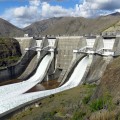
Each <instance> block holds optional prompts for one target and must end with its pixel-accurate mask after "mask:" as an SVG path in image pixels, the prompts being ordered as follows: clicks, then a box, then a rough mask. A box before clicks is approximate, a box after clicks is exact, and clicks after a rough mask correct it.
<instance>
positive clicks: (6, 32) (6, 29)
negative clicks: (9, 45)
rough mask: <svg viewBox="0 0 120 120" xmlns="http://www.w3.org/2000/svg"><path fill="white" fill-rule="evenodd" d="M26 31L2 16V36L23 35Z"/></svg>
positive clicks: (0, 20) (0, 29) (0, 31)
mask: <svg viewBox="0 0 120 120" xmlns="http://www.w3.org/2000/svg"><path fill="white" fill-rule="evenodd" d="M23 34H24V32H23V30H22V29H20V28H17V27H16V26H14V25H12V24H11V23H9V22H8V21H6V20H3V19H2V18H0V36H2V37H7V36H9V37H12V36H23Z"/></svg>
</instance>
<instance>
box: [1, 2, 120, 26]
mask: <svg viewBox="0 0 120 120" xmlns="http://www.w3.org/2000/svg"><path fill="white" fill-rule="evenodd" d="M46 1H47V0H46ZM48 1H49V0H48ZM114 11H120V1H118V0H83V2H82V3H80V4H79V3H78V4H76V5H75V7H74V8H64V7H62V6H60V5H50V4H49V3H48V2H45V0H29V5H26V6H20V7H15V8H10V9H8V10H6V11H5V12H4V13H3V15H1V17H2V18H4V19H6V20H8V21H9V22H11V23H12V24H14V25H16V26H18V27H25V26H27V25H29V24H31V23H33V22H35V21H38V20H42V19H46V18H50V17H61V16H82V17H95V16H98V15H104V14H107V13H110V12H114Z"/></svg>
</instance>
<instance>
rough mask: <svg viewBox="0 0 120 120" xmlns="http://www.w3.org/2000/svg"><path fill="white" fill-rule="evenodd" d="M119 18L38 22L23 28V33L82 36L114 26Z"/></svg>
mask: <svg viewBox="0 0 120 120" xmlns="http://www.w3.org/2000/svg"><path fill="white" fill-rule="evenodd" d="M119 19H120V16H112V15H107V16H101V17H98V18H94V19H90V18H89V19H88V18H82V17H59V18H50V19H47V20H43V21H38V22H35V23H33V24H31V25H30V26H28V27H26V28H24V31H25V33H29V34H30V35H35V34H42V35H46V34H49V35H51V34H53V35H83V34H89V33H93V34H96V33H101V32H103V31H104V30H106V29H107V28H109V27H110V26H113V25H114V24H116V23H117V22H118V21H119Z"/></svg>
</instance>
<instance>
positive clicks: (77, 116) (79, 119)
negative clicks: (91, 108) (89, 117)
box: [72, 111, 86, 120]
mask: <svg viewBox="0 0 120 120" xmlns="http://www.w3.org/2000/svg"><path fill="white" fill-rule="evenodd" d="M85 115H86V113H85V112H83V111H76V112H75V113H74V114H73V117H72V120H83V117H84V116H85Z"/></svg>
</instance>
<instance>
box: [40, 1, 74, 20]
mask: <svg viewBox="0 0 120 120" xmlns="http://www.w3.org/2000/svg"><path fill="white" fill-rule="evenodd" d="M71 11H72V10H71V9H65V8H63V7H61V6H58V5H57V6H51V5H50V4H48V3H47V2H43V3H42V9H41V15H42V17H43V18H49V17H60V16H69V15H70V14H71Z"/></svg>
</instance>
